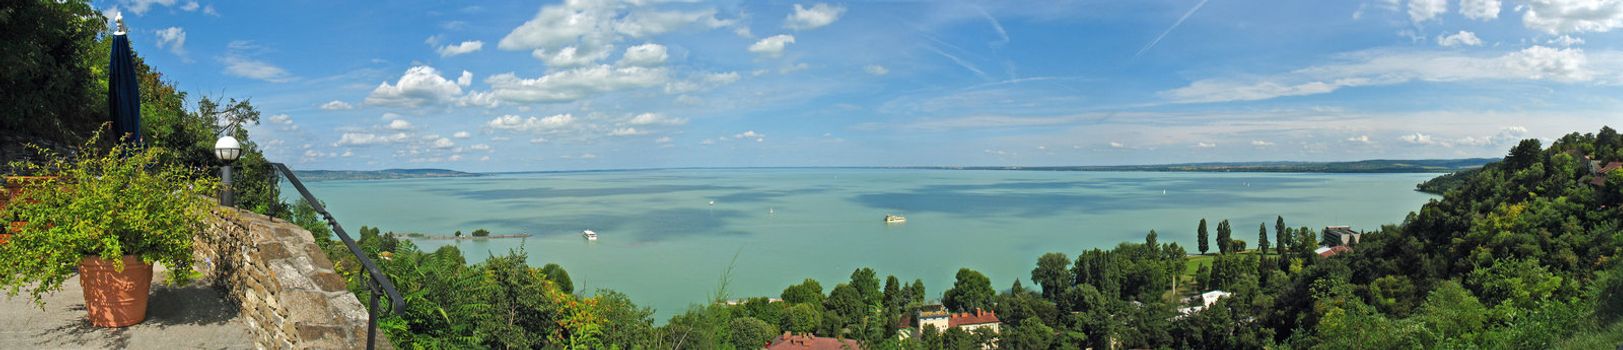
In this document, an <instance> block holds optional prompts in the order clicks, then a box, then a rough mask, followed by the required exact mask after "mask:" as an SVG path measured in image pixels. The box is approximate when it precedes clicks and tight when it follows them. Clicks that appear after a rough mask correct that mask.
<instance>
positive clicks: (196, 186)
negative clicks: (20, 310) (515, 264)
mask: <svg viewBox="0 0 1623 350" xmlns="http://www.w3.org/2000/svg"><path fill="white" fill-rule="evenodd" d="M37 150H38V151H39V152H41V153H42V155H41V157H40V159H44V160H45V161H44V162H40V163H27V162H19V163H20V164H16V165H15V166H16V167H18V168H21V169H26V170H30V171H31V172H32V173H37V174H43V175H49V176H50V177H49V178H45V179H42V180H38V181H27V182H24V184H23V187H22V191H20V192H19V193H16V194H15V195H13V196H12V197H11V198H10V202H9V205H7V206H6V207H5V209H3V210H0V217H4V218H8V220H6V221H7V222H10V221H11V220H18V221H20V222H22V223H23V225H21V226H20V227H17V228H16V229H17V234H16V235H15V236H14V237H13V238H12V239H11V240H10V241H9V242H6V243H5V244H0V287H3V288H5V289H6V294H7V295H8V296H16V295H17V294H18V293H19V292H21V291H27V292H28V295H29V297H30V298H32V299H33V300H34V301H35V302H36V303H40V302H41V300H40V297H41V296H42V295H43V294H45V293H49V292H54V291H56V290H59V289H61V288H62V282H63V281H65V280H67V279H68V278H69V277H71V276H72V275H73V271H74V269H75V268H77V267H78V266H79V262H80V260H81V259H83V258H84V257H86V256H98V257H101V258H102V259H107V260H113V261H114V262H115V266H117V268H120V269H122V268H124V266H122V265H123V263H122V261H121V260H119V259H120V257H122V256H125V255H134V256H136V257H138V258H140V259H141V260H142V261H143V262H145V263H148V264H150V263H153V262H162V263H163V264H164V266H165V267H168V268H169V269H172V270H175V271H185V270H186V269H189V268H190V267H191V264H192V241H193V238H194V237H196V236H197V235H198V234H201V233H202V232H203V230H204V228H205V223H206V222H207V221H206V220H205V218H207V217H209V216H211V215H212V214H211V213H210V210H211V209H212V208H214V201H212V200H210V199H209V198H208V197H207V195H208V194H211V193H213V191H214V190H215V189H216V188H218V183H216V182H215V180H214V179H212V178H209V177H205V176H199V174H197V173H196V170H194V169H191V168H186V167H183V166H179V165H176V164H170V163H163V162H162V159H163V158H165V154H167V153H168V151H167V150H166V149H164V148H160V147H133V146H130V145H128V144H121V143H120V144H114V145H113V146H112V147H107V148H100V147H97V146H96V144H95V143H93V142H92V143H87V144H85V145H84V146H83V148H81V149H79V151H78V152H76V153H77V154H78V157H77V158H69V157H67V156H65V155H62V154H58V153H56V152H53V151H49V150H45V149H37ZM169 275H170V276H171V280H172V281H174V280H176V279H183V278H186V277H188V276H189V275H188V274H183V273H177V274H169ZM40 305H42V306H43V304H40Z"/></svg>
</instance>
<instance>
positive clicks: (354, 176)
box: [293, 169, 480, 181]
mask: <svg viewBox="0 0 1623 350" xmlns="http://www.w3.org/2000/svg"><path fill="white" fill-rule="evenodd" d="M293 173H294V174H296V175H298V176H299V180H303V181H329V180H387V179H416V178H427V177H469V176H480V174H477V173H466V172H461V171H456V170H447V169H383V170H296V171H293Z"/></svg>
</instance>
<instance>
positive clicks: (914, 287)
mask: <svg viewBox="0 0 1623 350" xmlns="http://www.w3.org/2000/svg"><path fill="white" fill-rule="evenodd" d="M905 291H906V294H907V298H908V299H907V303H908V304H923V303H924V296H925V291H924V280H922V279H913V283H912V284H909V285H907V288H906V289H905Z"/></svg>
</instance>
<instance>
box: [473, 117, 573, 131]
mask: <svg viewBox="0 0 1623 350" xmlns="http://www.w3.org/2000/svg"><path fill="white" fill-rule="evenodd" d="M574 122H575V116H573V115H569V114H558V115H553V116H550V117H545V118H536V117H529V118H524V117H519V116H516V115H511V114H509V115H504V116H500V117H496V118H495V119H491V120H490V121H489V122H487V123H485V126H489V127H490V128H492V129H499V130H513V131H542V130H552V129H559V128H563V127H565V126H569V125H570V124H573V123H574Z"/></svg>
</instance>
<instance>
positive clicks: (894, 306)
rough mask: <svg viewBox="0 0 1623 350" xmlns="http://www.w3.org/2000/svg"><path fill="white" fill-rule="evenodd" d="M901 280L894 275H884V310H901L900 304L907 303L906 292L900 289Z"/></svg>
mask: <svg viewBox="0 0 1623 350" xmlns="http://www.w3.org/2000/svg"><path fill="white" fill-rule="evenodd" d="M902 288H904V287H902V281H901V280H899V279H896V276H895V275H889V276H885V291H884V293H882V294H883V296H882V297H883V298H884V306H885V310H886V311H890V312H901V309H902V306H903V305H907V294H905V292H903V291H902Z"/></svg>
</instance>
